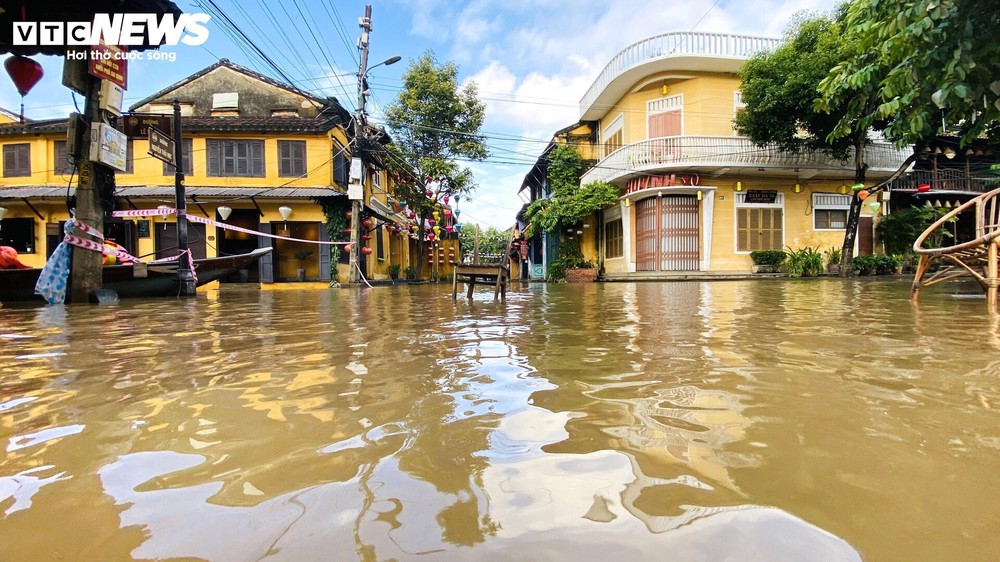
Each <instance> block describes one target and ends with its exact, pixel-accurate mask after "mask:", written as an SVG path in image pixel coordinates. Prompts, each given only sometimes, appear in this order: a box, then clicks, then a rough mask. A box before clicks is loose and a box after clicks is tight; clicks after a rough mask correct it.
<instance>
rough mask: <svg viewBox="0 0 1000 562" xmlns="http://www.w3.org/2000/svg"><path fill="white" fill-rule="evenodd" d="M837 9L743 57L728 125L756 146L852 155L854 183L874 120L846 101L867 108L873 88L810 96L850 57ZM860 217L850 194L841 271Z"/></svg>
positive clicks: (799, 23) (860, 177)
mask: <svg viewBox="0 0 1000 562" xmlns="http://www.w3.org/2000/svg"><path fill="white" fill-rule="evenodd" d="M845 16H846V7H841V8H840V9H839V10H838V11H837V12H836V13H834V14H833V15H831V16H808V15H800V16H799V17H798V18H797V19H796V21H794V22H793V24H791V25H790V27H789V30H788V32H787V33H786V37H785V41H784V42H783V43H782V44H781V46H779V47H778V48H777V49H776V50H775V51H774V52H765V53H760V54H758V55H756V56H754V57H753V58H751V59H750V60H749V61H747V63H746V64H745V65H744V66H743V69H742V70H741V73H740V74H741V78H742V86H741V91H742V94H743V101H744V102H745V103H746V107H744V108H743V109H741V110H740V112H739V113H738V114H737V116H736V119H735V125H736V130H737V131H739V132H740V133H741V134H744V135H746V136H748V137H749V138H750V140H751V141H752V142H754V143H755V144H757V145H760V146H763V145H768V144H771V143H773V144H776V145H777V146H779V147H780V148H782V149H783V150H787V151H793V152H798V151H806V150H809V151H820V152H824V153H827V154H829V155H831V156H833V157H836V158H847V157H849V156H853V161H854V183H856V184H859V183H864V182H865V172H866V170H867V168H868V164H867V163H865V145H866V144H868V134H869V131H870V130H871V129H872V128H875V129H878V128H879V127H880V125H881V124H880V123H878V122H875V121H874V120H873V119H865V118H862V117H860V116H858V111H857V110H856V109H855V107H854V106H855V105H858V106H860V107H863V108H868V107H874V105H875V104H876V101H875V96H876V89H875V88H874V86H873V85H872V84H870V83H864V84H858V85H857V87H856V88H855V89H854V90H852V92H853V94H854V95H853V96H852V97H851V98H850V99H845V100H842V101H841V103H839V104H836V105H833V104H831V105H828V106H822V107H820V106H817V103H816V99H817V97H818V96H819V85H820V83H821V82H822V81H823V80H824V79H825V78H826V77H827V76H828V75H829V69H830V68H832V67H834V66H835V65H837V64H839V63H840V62H842V61H844V60H849V59H851V58H852V57H856V56H858V53H857V47H856V45H854V44H853V43H851V42H849V41H845V40H844V31H843V27H844V23H843V22H844V17H845ZM841 133H842V134H841ZM907 165H908V163H907ZM902 169H904V168H901V169H900V170H902ZM860 216H861V200H860V199H858V198H857V197H853V198H852V199H851V207H850V209H849V211H848V214H847V225H846V228H845V232H844V243H843V246H842V250H841V275H852V274H853V271H854V268H853V267H852V265H851V264H852V261H853V259H854V243H855V240H856V239H857V233H858V222H859V218H860Z"/></svg>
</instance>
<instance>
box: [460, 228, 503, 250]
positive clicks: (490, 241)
mask: <svg viewBox="0 0 1000 562" xmlns="http://www.w3.org/2000/svg"><path fill="white" fill-rule="evenodd" d="M509 238H510V232H509V231H507V230H500V229H498V228H496V227H492V226H491V227H489V228H487V229H486V230H482V229H480V230H479V254H480V255H502V254H505V253H506V252H507V240H508V239H509ZM458 240H459V244H461V247H462V255H463V256H464V255H470V256H471V255H472V252H473V249H474V248H475V246H476V228H475V226H470V225H465V226H463V227H462V230H461V231H459V233H458Z"/></svg>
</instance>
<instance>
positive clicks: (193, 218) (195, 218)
mask: <svg viewBox="0 0 1000 562" xmlns="http://www.w3.org/2000/svg"><path fill="white" fill-rule="evenodd" d="M187 219H188V220H189V221H191V222H199V223H201V224H207V225H208V226H214V227H217V228H224V229H226V230H235V231H236V232H245V233H247V234H254V235H256V236H264V237H266V238H276V239H278V240H291V241H292V242H306V243H307V244H322V245H324V246H346V245H348V244H350V242H329V241H323V240H304V239H302V238H291V237H288V236H278V235H277V234H268V233H266V232H258V231H256V230H250V229H249V228H242V227H239V226H233V225H231V224H226V223H224V222H219V221H216V220H212V219H206V218H204V217H199V216H196V215H188V217H187Z"/></svg>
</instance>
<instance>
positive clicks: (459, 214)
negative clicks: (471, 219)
mask: <svg viewBox="0 0 1000 562" xmlns="http://www.w3.org/2000/svg"><path fill="white" fill-rule="evenodd" d="M455 216H456V217H459V216H462V209H455Z"/></svg>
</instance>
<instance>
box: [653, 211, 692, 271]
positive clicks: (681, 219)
mask: <svg viewBox="0 0 1000 562" xmlns="http://www.w3.org/2000/svg"><path fill="white" fill-rule="evenodd" d="M661 205H662V210H661V214H660V244H659V246H660V260H659V261H660V271H697V270H698V257H699V256H698V199H697V198H696V197H694V196H690V195H675V196H667V197H663V200H662V203H661Z"/></svg>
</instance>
